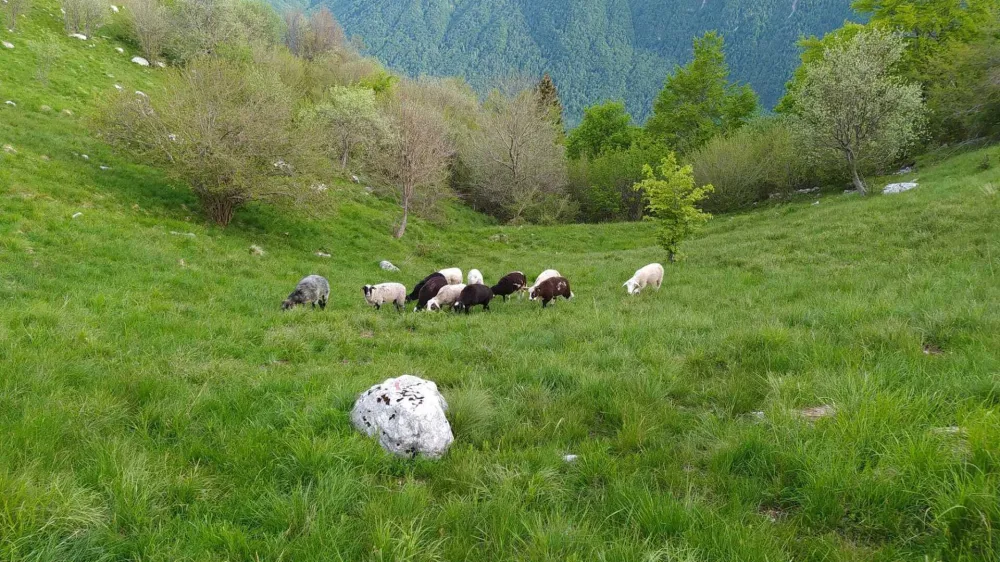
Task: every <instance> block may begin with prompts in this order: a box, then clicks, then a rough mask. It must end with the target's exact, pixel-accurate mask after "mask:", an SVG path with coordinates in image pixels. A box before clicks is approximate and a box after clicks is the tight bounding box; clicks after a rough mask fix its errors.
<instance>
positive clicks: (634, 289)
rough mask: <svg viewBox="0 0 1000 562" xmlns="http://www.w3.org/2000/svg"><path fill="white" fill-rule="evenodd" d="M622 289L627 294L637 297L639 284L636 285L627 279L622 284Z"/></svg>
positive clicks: (633, 281) (632, 280)
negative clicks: (623, 288)
mask: <svg viewBox="0 0 1000 562" xmlns="http://www.w3.org/2000/svg"><path fill="white" fill-rule="evenodd" d="M622 287H625V289H626V290H627V291H628V294H630V295H638V294H639V291H640V289H639V284H638V283H636V282H635V280H634V279H629V280H628V281H626V282H625V283H624V284H622Z"/></svg>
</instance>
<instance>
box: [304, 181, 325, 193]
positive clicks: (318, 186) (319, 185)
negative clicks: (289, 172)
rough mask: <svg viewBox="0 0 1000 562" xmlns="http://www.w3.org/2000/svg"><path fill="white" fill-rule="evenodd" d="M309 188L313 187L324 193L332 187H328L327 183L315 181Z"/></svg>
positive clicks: (314, 189) (316, 190) (317, 191)
mask: <svg viewBox="0 0 1000 562" xmlns="http://www.w3.org/2000/svg"><path fill="white" fill-rule="evenodd" d="M309 189H312V190H313V191H315V192H316V193H323V192H325V191H326V190H328V189H330V188H329V187H327V186H326V184H325V183H314V184H312V185H311V186H309Z"/></svg>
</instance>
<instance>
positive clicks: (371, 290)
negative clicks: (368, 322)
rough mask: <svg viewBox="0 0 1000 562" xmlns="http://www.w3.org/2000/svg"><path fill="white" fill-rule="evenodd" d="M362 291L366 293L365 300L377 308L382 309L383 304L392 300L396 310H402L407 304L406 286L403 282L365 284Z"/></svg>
mask: <svg viewBox="0 0 1000 562" xmlns="http://www.w3.org/2000/svg"><path fill="white" fill-rule="evenodd" d="M361 292H362V293H364V294H365V300H366V301H368V304H370V305H372V306H374V307H375V310H380V309H381V308H382V305H383V304H386V303H390V302H391V303H392V304H394V305H396V310H398V311H400V312H402V310H403V305H404V304H406V287H405V286H403V284H402V283H381V284H379V285H365V286H364V287H361Z"/></svg>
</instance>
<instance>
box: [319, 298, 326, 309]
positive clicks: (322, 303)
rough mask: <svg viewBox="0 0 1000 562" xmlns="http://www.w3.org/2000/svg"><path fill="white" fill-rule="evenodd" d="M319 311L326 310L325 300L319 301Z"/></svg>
mask: <svg viewBox="0 0 1000 562" xmlns="http://www.w3.org/2000/svg"><path fill="white" fill-rule="evenodd" d="M319 309H320V310H326V299H323V300H321V301H319Z"/></svg>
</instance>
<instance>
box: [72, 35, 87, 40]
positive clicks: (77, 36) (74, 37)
mask: <svg viewBox="0 0 1000 562" xmlns="http://www.w3.org/2000/svg"><path fill="white" fill-rule="evenodd" d="M69 36H70V37H72V38H73V39H79V40H80V41H86V40H87V36H86V35H84V34H82V33H70V34H69Z"/></svg>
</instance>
